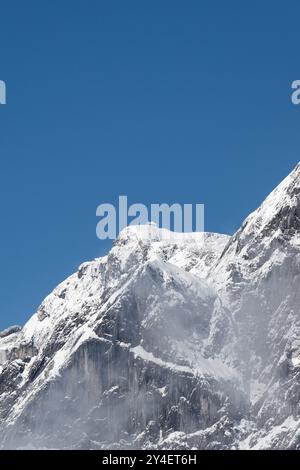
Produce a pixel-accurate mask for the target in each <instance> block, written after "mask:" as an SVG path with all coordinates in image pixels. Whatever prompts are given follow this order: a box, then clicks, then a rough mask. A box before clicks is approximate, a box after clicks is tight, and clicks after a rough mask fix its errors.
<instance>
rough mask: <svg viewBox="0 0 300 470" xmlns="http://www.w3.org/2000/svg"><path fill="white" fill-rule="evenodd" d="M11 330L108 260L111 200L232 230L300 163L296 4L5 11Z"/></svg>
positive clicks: (0, 296)
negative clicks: (60, 286)
mask: <svg viewBox="0 0 300 470" xmlns="http://www.w3.org/2000/svg"><path fill="white" fill-rule="evenodd" d="M0 15H1V27H0V79H2V80H5V81H6V83H7V93H8V94H7V105H6V106H0V158H1V160H0V161H1V173H0V215H1V245H0V260H1V284H0V328H4V327H6V326H8V325H10V324H14V323H21V324H22V323H23V322H24V321H25V319H27V318H28V317H29V316H30V315H31V314H32V313H33V312H34V311H35V309H36V307H37V306H38V305H39V303H40V302H41V301H42V299H43V298H44V297H45V296H46V295H47V294H48V293H49V292H50V291H51V290H52V289H53V287H55V285H56V284H57V283H58V282H60V281H62V280H63V279H64V278H65V277H66V276H67V275H69V274H71V273H72V272H73V271H74V270H76V268H77V266H78V265H79V264H80V263H81V262H83V261H85V260H88V259H91V258H94V257H96V256H99V255H101V254H103V253H104V252H105V251H106V250H107V248H108V243H106V242H101V241H99V240H97V238H96V235H95V227H96V222H97V219H96V217H95V210H96V207H97V205H98V204H100V203H102V202H112V203H115V202H116V201H117V198H118V195H119V194H127V195H128V198H129V202H130V203H133V202H143V203H145V204H149V203H152V202H153V203H155V202H167V203H173V202H180V203H197V202H198V203H204V204H205V206H206V218H205V223H206V230H209V231H218V232H225V233H232V232H233V231H234V230H235V229H236V228H237V227H238V226H239V225H240V223H241V222H242V220H243V219H244V218H245V217H246V216H247V215H248V213H249V212H250V211H252V210H253V209H255V208H256V207H257V205H258V204H259V203H260V202H261V201H262V200H263V199H264V197H265V196H266V195H267V194H268V193H269V192H270V190H272V189H273V187H274V186H275V185H277V183H279V182H280V181H281V180H282V179H283V177H285V176H286V174H287V173H289V172H290V170H291V169H292V168H293V167H294V165H295V164H296V163H297V162H298V161H299V160H300V158H299V145H300V133H299V125H300V106H299V107H297V106H293V105H292V104H291V101H290V95H291V90H290V86H291V82H292V81H293V80H296V79H300V57H299V44H300V37H299V36H300V28H299V17H300V16H299V15H300V4H299V2H296V1H289V2H282V1H280V2H279V1H278V2H276V1H264V2H262V1H251V2H241V1H230V0H228V1H226V2H224V1H222V0H220V1H211V0H207V1H204V0H202V1H199V0H197V1H193V0H189V1H183V0H181V1H176V0H163V1H161V0H151V1H147V2H146V1H140V0H139V1H135V0H128V1H126V2H125V1H123V0H122V1H116V0H112V1H101V0H97V1H94V0H89V1H83V0H81V1H78V0H73V1H72V2H70V1H69V0H59V1H58V0H54V1H51V2H49V1H46V0H39V1H35V0H26V1H23V0H22V1H21V0H19V1H15V0H10V1H9V2H8V1H6V2H1V4H0Z"/></svg>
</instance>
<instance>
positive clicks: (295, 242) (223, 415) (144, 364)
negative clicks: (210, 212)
mask: <svg viewBox="0 0 300 470" xmlns="http://www.w3.org/2000/svg"><path fill="white" fill-rule="evenodd" d="M299 194H300V167H299V166H298V167H297V168H296V169H295V170H294V172H292V173H291V175H289V176H288V177H287V178H286V179H285V180H284V181H283V183H282V184H281V185H279V187H278V188H276V190H275V191H274V192H273V193H271V195H270V196H269V197H268V198H267V199H266V201H265V202H264V203H263V204H262V206H261V207H260V208H259V209H258V210H257V211H255V212H254V213H253V214H251V215H250V216H249V217H248V219H247V220H246V221H245V222H244V224H243V226H242V227H241V229H240V230H239V231H238V232H237V233H236V234H235V235H234V236H232V237H227V236H225V235H218V234H209V233H206V234H194V236H188V235H186V234H182V235H178V234H177V235H176V236H174V235H173V236H172V234H170V233H169V234H168V233H167V232H166V231H164V230H161V229H158V228H157V227H156V226H154V225H149V226H144V227H128V228H127V229H125V230H124V231H123V232H122V233H121V235H120V237H119V238H118V240H117V241H116V243H115V245H114V247H113V248H112V250H111V251H110V253H109V254H108V255H107V256H105V257H103V258H100V259H96V260H94V261H92V262H89V263H85V264H83V265H82V266H80V267H79V270H78V272H77V273H75V274H74V275H72V276H71V277H70V278H68V279H67V280H66V281H64V282H63V283H62V284H60V285H59V286H58V287H57V288H56V289H55V290H54V291H53V292H52V293H51V294H50V295H49V296H48V297H47V298H46V299H45V300H44V301H43V303H42V304H41V306H40V307H39V309H38V311H37V312H36V313H35V314H34V315H33V317H32V318H31V319H30V320H29V322H28V323H27V324H26V325H25V326H24V327H23V328H22V329H20V328H18V327H13V328H12V329H9V330H6V331H5V332H4V333H2V334H0V421H1V423H0V429H1V432H0V442H1V446H2V448H20V447H22V448H24V447H34V448H88V449H91V448H131V447H134V448H149V447H151V448H190V447H194V448H195V447H197V448H216V449H222V448H297V447H298V445H300V443H299V437H298V436H300V434H299V433H298V429H299V430H300V425H299V424H300V421H299V394H300V391H299V390H300V387H299V377H300V339H299V332H300V330H299V329H300V313H299V305H300V298H299V296H300V293H299V274H300V238H299V224H300V222H299V220H300V216H299V207H300V201H299V197H300V196H299ZM166 235H168V236H166Z"/></svg>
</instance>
